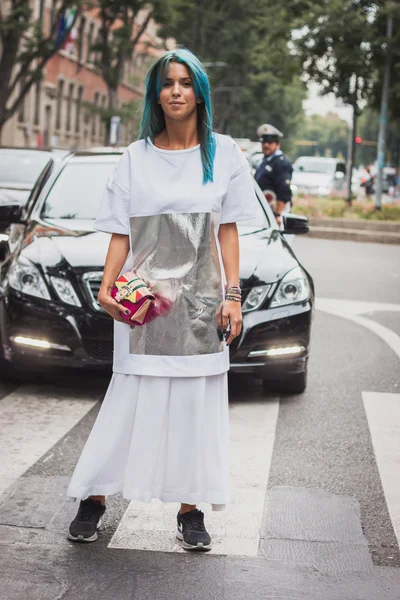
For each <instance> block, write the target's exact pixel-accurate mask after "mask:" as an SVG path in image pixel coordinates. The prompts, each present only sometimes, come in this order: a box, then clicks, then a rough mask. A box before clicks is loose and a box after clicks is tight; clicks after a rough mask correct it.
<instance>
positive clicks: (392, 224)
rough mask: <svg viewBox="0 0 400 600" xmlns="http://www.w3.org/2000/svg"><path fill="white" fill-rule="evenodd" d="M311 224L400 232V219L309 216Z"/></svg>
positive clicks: (337, 227)
mask: <svg viewBox="0 0 400 600" xmlns="http://www.w3.org/2000/svg"><path fill="white" fill-rule="evenodd" d="M308 220H309V222H310V225H313V226H314V225H315V226H316V227H329V228H334V229H350V230H354V229H357V230H362V231H379V232H383V233H386V232H391V233H399V234H400V221H377V220H373V219H371V220H369V219H359V220H356V219H337V218H329V217H309V219H308Z"/></svg>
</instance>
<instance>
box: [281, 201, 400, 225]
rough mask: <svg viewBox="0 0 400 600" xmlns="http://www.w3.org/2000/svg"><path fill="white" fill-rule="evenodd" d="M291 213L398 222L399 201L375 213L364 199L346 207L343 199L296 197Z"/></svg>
mask: <svg viewBox="0 0 400 600" xmlns="http://www.w3.org/2000/svg"><path fill="white" fill-rule="evenodd" d="M292 212H293V213H295V214H297V215H304V216H306V217H331V218H333V219H340V218H343V219H377V220H382V221H400V201H397V202H396V201H395V202H393V203H391V204H383V205H382V209H381V210H380V211H377V210H375V206H374V204H373V202H372V201H371V200H367V199H366V198H361V199H359V200H356V201H355V202H353V204H352V206H348V205H347V203H346V202H345V200H344V199H343V198H319V197H317V196H297V197H295V198H294V199H293V209H292Z"/></svg>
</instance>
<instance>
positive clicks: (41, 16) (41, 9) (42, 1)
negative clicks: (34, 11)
mask: <svg viewBox="0 0 400 600" xmlns="http://www.w3.org/2000/svg"><path fill="white" fill-rule="evenodd" d="M44 6H45V0H40V2H39V21H40V23H41V25H42V27H43V20H44Z"/></svg>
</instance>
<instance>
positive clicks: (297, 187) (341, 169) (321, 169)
mask: <svg viewBox="0 0 400 600" xmlns="http://www.w3.org/2000/svg"><path fill="white" fill-rule="evenodd" d="M292 191H293V194H294V195H298V194H306V195H311V196H344V195H345V193H346V163H345V162H344V161H341V160H338V159H336V158H325V157H320V156H300V157H299V158H298V159H297V160H296V161H295V163H294V164H293V176H292Z"/></svg>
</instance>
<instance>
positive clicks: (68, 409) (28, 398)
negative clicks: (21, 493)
mask: <svg viewBox="0 0 400 600" xmlns="http://www.w3.org/2000/svg"><path fill="white" fill-rule="evenodd" d="M96 402H97V401H96V400H92V399H82V398H77V397H75V396H73V395H72V394H70V395H68V394H64V393H63V394H61V396H60V390H59V389H56V388H53V389H52V388H49V386H46V387H44V386H42V387H41V386H22V387H20V388H18V389H17V390H15V391H14V392H12V393H11V394H9V395H8V396H5V397H4V398H3V399H2V400H1V401H0V432H1V433H0V456H1V458H2V465H1V470H0V494H1V493H3V492H4V491H5V490H6V488H7V487H8V486H10V485H11V484H12V483H13V482H14V481H16V480H17V479H18V478H19V477H20V476H21V475H23V473H24V472H25V471H26V470H27V469H29V467H31V466H32V465H33V464H34V463H35V462H36V461H37V460H39V458H40V457H41V456H43V454H45V453H46V452H47V451H48V450H49V449H50V448H51V447H52V446H54V444H56V443H57V442H58V441H59V440H60V439H61V438H62V437H63V436H64V435H65V434H66V433H67V432H68V431H69V430H70V429H71V428H72V427H73V426H74V425H75V424H76V423H78V421H80V420H81V419H82V417H84V415H85V414H86V413H87V412H88V411H89V410H90V409H91V408H92V407H93V406H94V404H96Z"/></svg>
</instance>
